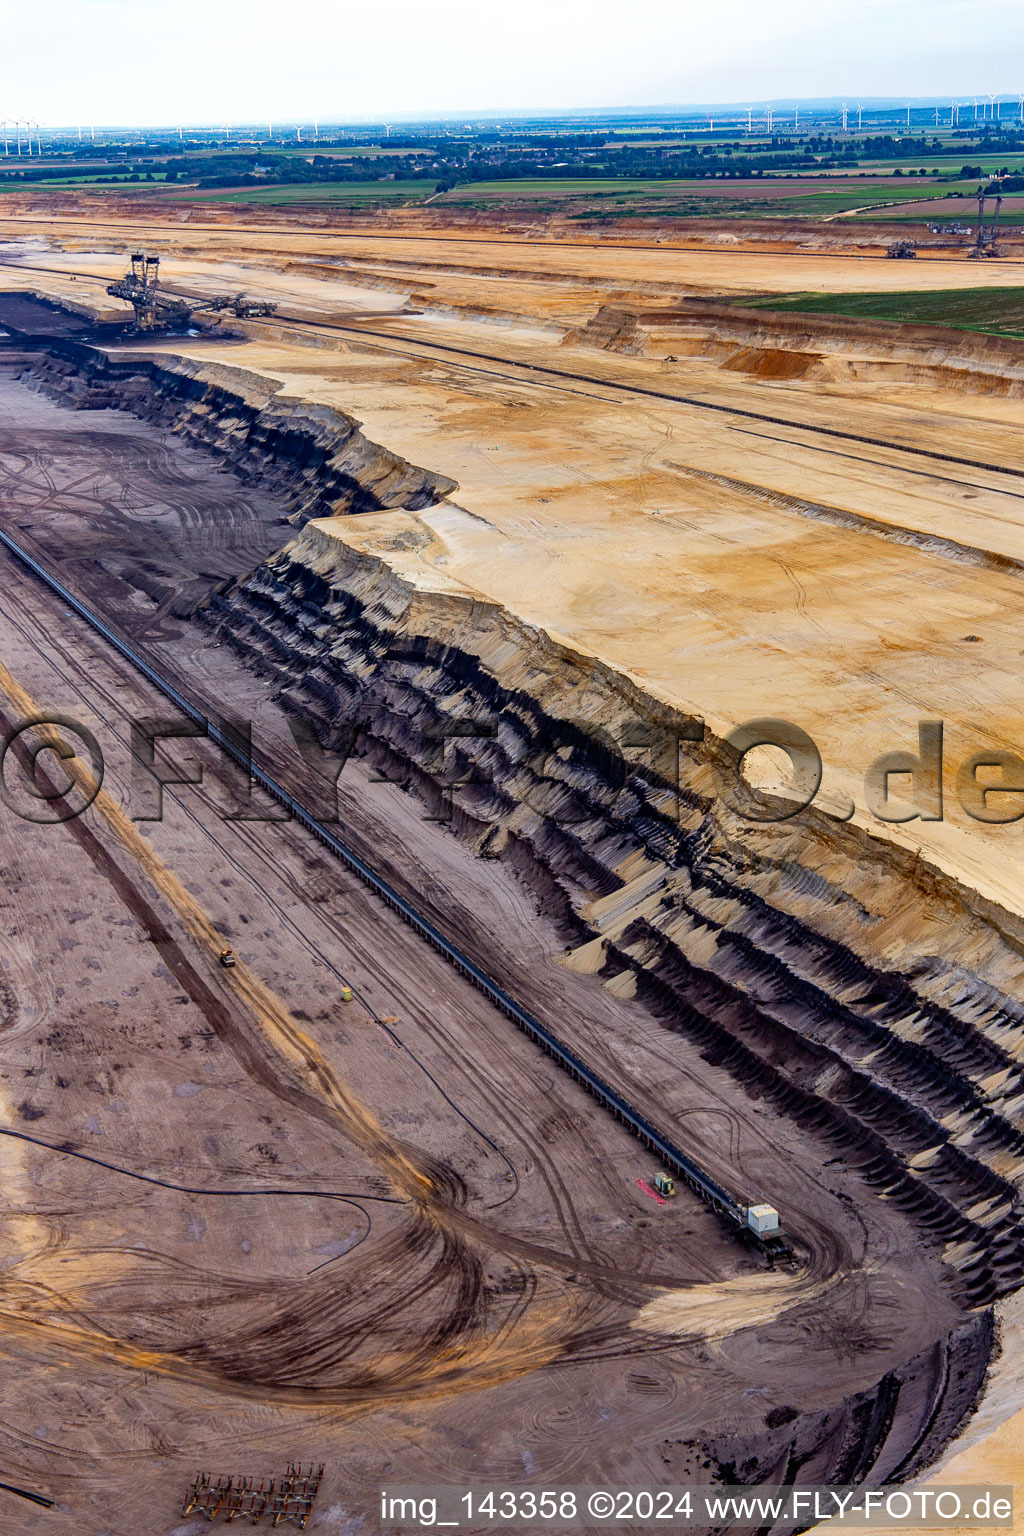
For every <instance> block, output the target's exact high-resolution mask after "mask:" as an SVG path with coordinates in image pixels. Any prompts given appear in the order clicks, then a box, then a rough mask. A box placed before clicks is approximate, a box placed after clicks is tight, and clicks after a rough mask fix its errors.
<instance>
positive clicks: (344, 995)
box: [341, 987, 352, 1003]
mask: <svg viewBox="0 0 1024 1536" xmlns="http://www.w3.org/2000/svg"><path fill="white" fill-rule="evenodd" d="M341 1000H342V1002H343V1003H350V1002H351V1001H352V988H351V987H342V989H341Z"/></svg>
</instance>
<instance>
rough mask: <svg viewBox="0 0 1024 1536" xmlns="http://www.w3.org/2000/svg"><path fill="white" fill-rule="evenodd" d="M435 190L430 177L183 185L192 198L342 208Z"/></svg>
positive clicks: (412, 197) (419, 195) (418, 196)
mask: <svg viewBox="0 0 1024 1536" xmlns="http://www.w3.org/2000/svg"><path fill="white" fill-rule="evenodd" d="M433 190H434V183H433V182H432V181H335V182H323V181H311V182H290V183H287V184H285V185H284V186H271V187H225V188H223V190H218V191H210V192H193V191H192V190H191V189H185V192H184V195H185V196H186V197H188V199H189V200H190V201H191V200H192V199H195V200H197V201H199V200H201V201H203V202H216V203H263V204H271V205H273V206H286V205H287V206H291V205H296V206H302V205H304V204H307V203H322V204H325V205H327V206H330V207H336V208H345V207H349V206H351V205H353V204H363V203H379V202H383V201H385V200H387V201H389V202H390V201H392V200H396V199H400V198H404V199H406V200H417V201H418V200H421V199H423V198H425V197H429V196H430V194H431V193H432V192H433Z"/></svg>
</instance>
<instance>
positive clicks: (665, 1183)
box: [654, 1173, 676, 1200]
mask: <svg viewBox="0 0 1024 1536" xmlns="http://www.w3.org/2000/svg"><path fill="white" fill-rule="evenodd" d="M654 1187H655V1189H656V1190H657V1192H658V1194H659V1195H663V1196H664V1198H665V1199H666V1200H671V1198H672V1196H673V1195H674V1194H675V1192H676V1181H675V1179H674V1178H673V1177H672V1175H671V1174H669V1173H656V1174H655V1175H654Z"/></svg>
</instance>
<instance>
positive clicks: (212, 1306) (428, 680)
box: [0, 196, 1024, 1536]
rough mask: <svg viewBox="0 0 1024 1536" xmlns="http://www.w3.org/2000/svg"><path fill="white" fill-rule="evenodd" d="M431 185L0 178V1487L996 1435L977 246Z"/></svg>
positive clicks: (997, 585) (787, 1461)
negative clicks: (380, 192) (919, 301)
mask: <svg viewBox="0 0 1024 1536" xmlns="http://www.w3.org/2000/svg"><path fill="white" fill-rule="evenodd" d="M448 218H449V222H448V223H446V222H445V216H444V215H443V214H442V213H440V212H436V211H434V210H431V209H424V210H422V211H421V212H420V213H417V214H416V215H408V216H406V217H404V218H403V217H398V216H394V217H391V218H389V219H387V220H385V219H384V218H379V219H376V220H374V219H371V218H364V219H362V220H359V219H350V220H347V221H346V220H345V219H344V218H342V217H340V216H339V217H337V218H335V219H334V220H333V221H332V220H331V219H329V218H326V217H320V218H319V219H317V218H315V217H314V216H312V215H310V216H309V218H308V219H307V220H306V222H305V223H304V222H303V217H302V215H301V214H298V213H292V214H288V215H284V214H279V213H273V216H271V214H270V213H268V214H267V215H266V216H264V214H263V213H262V212H261V211H260V210H256V209H250V210H248V211H246V212H245V213H244V214H240V213H238V211H237V210H235V209H231V208H228V209H225V208H220V209H219V210H215V209H212V208H208V209H205V210H204V209H202V208H201V207H199V206H194V207H191V208H186V207H184V206H175V205H173V204H170V203H168V204H166V205H164V204H162V203H160V201H159V200H151V201H149V202H147V203H145V204H144V205H143V204H142V203H141V202H140V203H139V204H138V205H137V206H134V207H133V206H132V205H131V204H130V203H129V202H127V201H126V200H125V201H121V200H117V201H115V200H113V199H110V200H108V201H105V202H104V201H101V200H97V199H94V200H93V201H92V202H88V201H87V200H85V199H81V200H80V201H78V202H76V201H75V200H73V199H70V198H69V199H66V200H65V205H64V206H63V207H62V208H61V209H60V210H59V211H58V212H51V213H47V212H46V211H45V210H43V209H41V208H40V207H38V206H37V205H35V204H33V203H32V202H31V200H29V199H27V198H23V199H21V200H20V201H19V199H18V198H16V197H13V196H12V197H10V198H8V200H7V201H6V202H5V204H4V207H3V210H2V216H0V571H2V582H3V586H2V599H0V730H2V733H3V740H4V743H5V747H4V756H3V760H2V764H0V766H2V797H3V807H2V811H0V871H2V882H0V900H2V903H3V922H2V928H0V1015H2V1022H3V1035H2V1045H0V1101H2V1102H0V1142H2V1154H3V1155H2V1166H3V1171H4V1178H3V1188H4V1200H3V1205H2V1210H0V1383H2V1389H3V1393H4V1403H5V1410H4V1414H3V1417H2V1421H0V1482H2V1483H3V1484H5V1485H8V1486H9V1487H10V1488H12V1489H14V1490H15V1491H14V1492H4V1491H3V1490H0V1501H3V1502H2V1503H0V1530H2V1531H4V1532H8V1531H9V1532H11V1533H14V1532H19V1533H20V1532H22V1531H25V1532H28V1531H31V1532H33V1533H39V1536H50V1533H51V1532H52V1533H54V1536H56V1533H58V1532H65V1531H74V1532H75V1533H76V1536H136V1533H140V1532H147V1533H148V1532H152V1533H154V1536H155V1533H164V1532H166V1533H170V1532H172V1531H173V1532H178V1533H181V1536H186V1533H188V1536H191V1533H195V1532H198V1531H200V1530H203V1529H206V1528H207V1525H206V1517H207V1515H208V1514H210V1512H211V1510H212V1511H213V1512H214V1513H216V1508H217V1507H219V1506H216V1500H215V1499H214V1497H213V1495H214V1493H215V1492H216V1489H217V1487H218V1486H220V1487H221V1489H222V1490H223V1486H224V1484H225V1481H226V1479H227V1478H229V1477H237V1476H244V1477H245V1478H248V1479H251V1480H252V1482H251V1484H249V1485H247V1486H246V1489H245V1496H246V1497H248V1496H249V1495H250V1494H253V1496H254V1497H255V1496H256V1495H257V1494H259V1485H260V1483H261V1482H262V1483H263V1484H264V1489H265V1490H266V1486H267V1485H268V1484H269V1483H270V1482H271V1481H272V1480H276V1484H275V1486H276V1488H277V1490H278V1491H277V1492H273V1493H271V1494H268V1495H267V1497H269V1498H270V1499H271V1503H270V1504H268V1506H267V1518H266V1520H265V1521H264V1524H265V1525H269V1524H271V1523H272V1517H273V1518H277V1517H280V1518H281V1519H282V1520H286V1519H291V1518H293V1517H294V1519H295V1522H296V1524H297V1523H299V1522H300V1520H301V1519H302V1518H306V1515H308V1522H307V1527H306V1528H307V1529H309V1530H317V1531H320V1530H322V1531H324V1532H336V1533H339V1536H340V1533H350V1536H354V1533H355V1532H357V1531H363V1532H364V1533H365V1532H369V1531H376V1530H379V1529H383V1528H397V1524H395V1525H393V1526H390V1527H389V1526H388V1525H387V1522H385V1523H384V1527H382V1525H381V1522H380V1519H379V1516H378V1514H377V1513H376V1511H377V1507H378V1502H379V1492H380V1489H381V1488H382V1487H384V1486H385V1485H388V1486H390V1485H398V1484H402V1485H414V1484H431V1483H433V1484H444V1485H462V1484H465V1485H466V1486H469V1485H473V1486H484V1485H487V1486H496V1487H505V1486H510V1487H518V1486H520V1485H522V1486H529V1487H535V1488H540V1487H568V1486H573V1485H601V1486H605V1485H607V1486H623V1487H630V1486H632V1487H639V1486H644V1487H659V1486H662V1485H681V1484H686V1485H690V1486H693V1485H696V1484H700V1483H708V1484H711V1483H725V1484H736V1483H743V1484H771V1485H775V1484H793V1483H795V1484H802V1485H807V1486H812V1485H821V1484H829V1485H860V1484H864V1483H869V1484H870V1485H871V1486H873V1487H880V1486H887V1485H899V1486H914V1485H921V1484H922V1483H924V1482H925V1481H926V1480H927V1479H929V1478H935V1477H936V1476H942V1477H945V1478H946V1480H947V1481H950V1480H952V1481H956V1480H957V1478H958V1480H959V1481H960V1482H963V1483H974V1482H983V1481H985V1480H986V1479H987V1480H988V1481H990V1482H994V1483H998V1482H1006V1481H1012V1467H1013V1464H1014V1459H1015V1455H1016V1454H1017V1453H1016V1451H1015V1447H1017V1446H1019V1445H1020V1444H1021V1441H1022V1438H1024V1429H1022V1427H1021V1426H1022V1423H1024V1420H1022V1419H1021V1418H1020V1417H1017V1415H1019V1414H1020V1413H1021V1412H1022V1410H1024V1307H1022V1299H1021V1298H1022V1295H1024V1292H1022V1286H1024V1242H1022V1236H1024V1234H1022V1215H1024V1210H1022V1182H1024V1065H1022V1055H1024V866H1022V862H1021V852H1022V844H1021V837H1022V833H1021V825H1022V821H1021V818H1022V817H1024V799H1022V796H1024V760H1022V757H1024V747H1022V744H1021V739H1020V731H1021V722H1022V721H1024V661H1022V657H1024V446H1022V443H1024V437H1022V431H1021V429H1022V427H1024V342H1022V341H1019V340H1014V339H1012V338H1007V337H1004V336H998V335H984V334H979V333H976V332H968V331H963V330H952V329H946V328H944V327H943V326H941V325H929V326H924V325H896V324H887V323H884V322H881V321H873V320H868V319H863V318H860V319H858V318H855V317H847V318H843V317H842V316H838V315H836V316H829V315H823V314H821V313H813V314H812V313H807V314H803V313H795V312H792V311H785V312H784V311H783V310H781V309H780V310H779V311H773V310H772V309H770V308H764V307H751V305H750V303H749V302H747V301H749V300H751V299H752V298H757V299H758V300H759V301H760V300H763V299H765V298H770V297H771V296H772V295H782V294H785V293H794V292H812V293H822V292H827V293H835V294H839V295H850V294H873V293H885V292H890V291H891V292H896V291H897V290H899V289H901V288H907V287H909V286H912V287H913V288H914V289H915V290H917V291H921V292H927V291H932V290H934V291H935V292H936V293H944V292H948V291H950V290H955V289H964V288H972V289H977V290H984V289H986V288H988V287H995V286H997V285H998V286H999V287H1001V288H1006V287H1008V286H1009V287H1012V286H1014V285H1017V284H1019V285H1022V286H1024V244H1022V245H1013V244H1012V243H1011V242H1010V241H1009V240H1008V241H1007V242H1006V243H1005V247H1004V254H1003V256H1002V259H1001V260H999V261H998V262H987V261H984V260H981V261H978V260H969V259H968V258H967V256H966V255H965V253H964V252H963V251H943V250H941V249H938V248H936V249H935V250H932V251H919V254H918V259H917V260H916V261H914V262H913V263H906V262H902V261H892V260H889V259H887V257H886V253H885V247H884V245H883V244H880V243H872V241H871V237H870V233H869V234H868V235H861V236H857V235H856V232H855V231H854V232H849V233H848V236H846V237H842V238H841V237H840V236H839V235H837V234H835V233H834V232H833V233H831V234H829V235H828V237H827V238H826V235H825V234H824V233H822V235H821V236H820V238H802V239H801V240H799V241H797V240H793V241H789V242H787V241H786V240H783V239H780V238H779V237H778V235H776V236H775V238H773V240H771V241H768V240H760V241H759V240H758V239H757V238H750V239H737V238H736V237H735V236H730V237H729V238H728V239H721V238H718V237H717V236H716V235H714V233H712V234H711V235H709V236H708V237H707V238H703V239H700V238H697V237H696V236H693V235H688V236H686V237H684V236H682V235H672V234H671V233H670V234H668V235H664V234H663V235H662V236H661V237H656V235H655V234H653V233H651V234H648V235H647V236H646V237H643V236H640V235H636V234H630V235H624V234H621V233H616V232H615V231H608V230H606V231H604V232H600V231H599V232H597V233H591V234H588V235H581V234H580V232H579V226H576V227H575V228H574V227H573V226H572V225H570V224H564V225H562V226H554V225H550V224H542V223H540V222H538V223H536V224H529V223H522V224H521V225H520V226H519V227H512V226H508V227H506V228H502V227H500V224H499V222H498V221H497V220H495V219H492V220H490V221H489V222H483V221H479V222H478V223H476V224H473V223H471V222H468V221H464V222H463V223H462V224H459V223H457V222H455V215H454V213H453V214H451V215H449V216H448ZM858 239H860V240H861V241H862V242H863V243H860V244H858V243H857V241H858ZM133 253H138V254H137V259H136V264H135V268H134V276H133V269H132V266H131V261H132V256H133ZM154 258H158V264H157V262H156V260H155V259H154ZM908 268H912V269H913V270H912V279H913V281H912V283H911V281H910V279H909V278H908V275H907V270H908ZM112 288H113V289H114V290H115V292H113V293H111V292H110V291H109V290H110V289H112ZM740 301H744V302H740ZM26 722H44V723H36V724H32V723H29V724H27V725H26ZM45 722H49V723H45ZM1018 754H1020V755H1018ZM289 1466H290V1467H291V1468H292V1473H290V1474H289V1473H288V1471H287V1469H288V1468H289ZM296 1468H301V1469H303V1471H302V1473H301V1476H300V1474H298V1473H296V1472H295V1469H296ZM321 1468H322V1477H321V1476H320V1469H321ZM950 1469H952V1471H951V1470H950ZM954 1472H956V1474H957V1478H954V1477H953V1473H954ZM204 1477H205V1478H207V1479H208V1481H206V1482H204V1481H203V1478H204ZM289 1477H291V1482H289ZM301 1477H307V1478H310V1479H312V1481H311V1483H310V1488H311V1490H312V1491H311V1492H310V1493H309V1496H308V1499H307V1506H306V1509H305V1513H302V1512H301V1511H300V1509H299V1506H300V1505H301V1502H302V1500H301V1497H300V1493H301V1490H300V1491H299V1492H296V1488H297V1487H298V1482H297V1481H296V1479H298V1480H299V1482H301ZM318 1479H319V1481H317V1480H318ZM293 1485H294V1486H293ZM302 1486H303V1487H305V1486H306V1485H305V1484H303V1485H302ZM282 1487H284V1488H285V1489H286V1491H285V1493H284V1494H282V1493H281V1492H280V1489H281V1488H282ZM254 1489H255V1493H254ZM17 1490H21V1494H19V1492H18V1491H17ZM211 1490H213V1492H211ZM24 1494H34V1495H36V1496H37V1498H39V1499H43V1500H45V1501H52V1502H46V1503H38V1502H31V1501H27V1500H26V1499H25V1498H24V1497H23V1496H22V1495H24ZM314 1494H315V1497H314ZM260 1496H261V1497H262V1495H260ZM274 1498H277V1499H278V1501H279V1502H278V1504H277V1505H274V1504H273V1503H272V1500H273V1499H274ZM287 1498H291V1499H293V1501H294V1502H293V1504H292V1505H288V1504H286V1503H283V1502H281V1500H283V1499H287ZM211 1500H213V1503H212V1504H211ZM204 1501H205V1502H204ZM224 1507H225V1508H226V1507H227V1506H224ZM240 1507H242V1506H240ZM274 1510H276V1511H277V1514H276V1515H273V1511H274ZM204 1511H205V1513H204ZM501 1524H502V1522H501V1520H500V1519H497V1518H495V1519H494V1520H491V1521H486V1520H482V1521H481V1522H480V1523H479V1524H476V1525H474V1526H473V1527H472V1529H475V1530H490V1529H499V1528H501ZM538 1528H540V1527H538ZM633 1528H634V1529H647V1528H648V1527H646V1526H644V1524H643V1522H642V1521H638V1522H636V1523H635V1525H634V1526H633ZM769 1528H771V1527H770V1525H769V1526H765V1527H764V1529H765V1530H767V1529H769ZM775 1529H777V1530H779V1531H782V1530H783V1529H786V1530H792V1529H793V1527H792V1526H789V1527H782V1526H777V1527H775Z"/></svg>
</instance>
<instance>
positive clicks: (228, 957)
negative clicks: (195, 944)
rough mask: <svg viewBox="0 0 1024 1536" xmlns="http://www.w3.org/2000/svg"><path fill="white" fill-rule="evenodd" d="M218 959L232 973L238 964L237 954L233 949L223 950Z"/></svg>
mask: <svg viewBox="0 0 1024 1536" xmlns="http://www.w3.org/2000/svg"><path fill="white" fill-rule="evenodd" d="M218 959H219V960H220V963H221V965H222V966H223V967H224V969H225V970H226V971H230V970H231V969H232V967H233V966H234V965H235V964H236V961H235V952H234V950H232V949H222V950H221V952H220V955H219V956H218Z"/></svg>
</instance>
